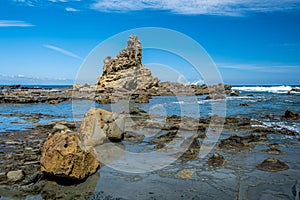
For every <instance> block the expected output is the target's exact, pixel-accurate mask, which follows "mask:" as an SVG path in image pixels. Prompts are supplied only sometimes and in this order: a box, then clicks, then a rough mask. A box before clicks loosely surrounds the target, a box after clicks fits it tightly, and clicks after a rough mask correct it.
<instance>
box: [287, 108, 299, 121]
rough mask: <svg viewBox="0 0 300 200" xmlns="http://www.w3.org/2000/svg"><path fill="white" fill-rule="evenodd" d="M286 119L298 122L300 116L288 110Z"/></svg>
mask: <svg viewBox="0 0 300 200" xmlns="http://www.w3.org/2000/svg"><path fill="white" fill-rule="evenodd" d="M284 116H285V118H287V119H293V120H296V119H298V118H299V114H298V113H297V112H295V111H292V110H286V111H285V114H284Z"/></svg>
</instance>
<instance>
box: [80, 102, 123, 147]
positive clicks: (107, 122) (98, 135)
mask: <svg viewBox="0 0 300 200" xmlns="http://www.w3.org/2000/svg"><path fill="white" fill-rule="evenodd" d="M124 129H125V115H122V114H117V113H113V112H109V111H107V110H104V109H100V108H91V109H90V110H89V111H88V112H87V113H85V115H84V119H83V121H82V123H81V126H80V130H79V132H80V137H81V139H82V141H83V143H84V144H85V145H86V146H96V145H98V144H103V142H104V140H105V139H106V138H108V139H110V140H122V139H123V137H124Z"/></svg>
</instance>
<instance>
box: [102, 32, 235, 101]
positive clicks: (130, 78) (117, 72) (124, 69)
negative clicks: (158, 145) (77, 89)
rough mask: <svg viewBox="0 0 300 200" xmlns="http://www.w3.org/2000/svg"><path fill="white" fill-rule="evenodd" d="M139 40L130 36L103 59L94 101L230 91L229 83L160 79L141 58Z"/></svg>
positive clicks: (146, 98)
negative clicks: (195, 83)
mask: <svg viewBox="0 0 300 200" xmlns="http://www.w3.org/2000/svg"><path fill="white" fill-rule="evenodd" d="M141 60H142V44H141V42H140V41H139V40H138V37H137V36H130V38H129V41H128V44H127V47H125V48H124V49H123V50H122V51H121V52H120V53H119V54H118V55H117V56H116V57H115V58H111V57H107V58H105V59H104V66H103V73H102V76H101V77H99V78H98V82H97V88H96V102H98V103H111V102H117V101H119V100H122V99H126V100H129V99H131V100H134V101H135V102H137V103H148V102H149V99H150V98H151V96H195V95H204V94H210V93H214V96H216V94H218V95H219V96H221V97H222V98H225V97H223V96H222V95H221V94H229V93H230V92H231V86H228V85H224V84H219V85H215V86H206V85H202V86H197V85H184V84H181V83H173V82H160V81H159V80H158V79H157V78H154V77H153V76H152V74H151V71H150V70H149V69H148V68H146V66H144V65H143V64H142V62H141Z"/></svg>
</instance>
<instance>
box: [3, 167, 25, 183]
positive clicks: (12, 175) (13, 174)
mask: <svg viewBox="0 0 300 200" xmlns="http://www.w3.org/2000/svg"><path fill="white" fill-rule="evenodd" d="M6 176H7V179H8V181H12V182H18V181H21V180H23V178H24V173H23V171H22V170H17V171H10V172H8V173H7V174H6Z"/></svg>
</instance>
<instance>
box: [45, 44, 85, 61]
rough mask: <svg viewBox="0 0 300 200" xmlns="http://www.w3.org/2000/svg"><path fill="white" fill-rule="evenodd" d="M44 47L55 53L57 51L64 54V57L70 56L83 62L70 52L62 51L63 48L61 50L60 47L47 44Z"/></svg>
mask: <svg viewBox="0 0 300 200" xmlns="http://www.w3.org/2000/svg"><path fill="white" fill-rule="evenodd" d="M44 47H46V48H48V49H52V50H54V51H57V52H59V53H62V54H64V55H67V56H70V57H73V58H77V59H79V60H83V58H82V57H80V56H78V55H76V54H74V53H72V52H70V51H67V50H65V49H62V48H59V47H56V46H53V45H49V44H45V45H44Z"/></svg>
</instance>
